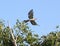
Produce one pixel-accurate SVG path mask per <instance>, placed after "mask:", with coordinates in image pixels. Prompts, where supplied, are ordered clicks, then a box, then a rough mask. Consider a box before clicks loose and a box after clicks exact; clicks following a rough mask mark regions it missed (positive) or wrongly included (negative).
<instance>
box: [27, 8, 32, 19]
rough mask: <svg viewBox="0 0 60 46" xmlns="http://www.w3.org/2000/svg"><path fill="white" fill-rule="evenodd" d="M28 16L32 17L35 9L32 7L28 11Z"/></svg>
mask: <svg viewBox="0 0 60 46" xmlns="http://www.w3.org/2000/svg"><path fill="white" fill-rule="evenodd" d="M28 18H29V19H32V18H33V9H31V10H30V11H29V13H28Z"/></svg>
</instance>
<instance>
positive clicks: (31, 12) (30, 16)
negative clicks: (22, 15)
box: [24, 9, 37, 25]
mask: <svg viewBox="0 0 60 46" xmlns="http://www.w3.org/2000/svg"><path fill="white" fill-rule="evenodd" d="M28 18H29V19H28V20H24V22H25V23H26V22H29V21H30V22H31V24H32V25H37V23H36V22H35V20H36V18H33V9H31V10H30V11H29V13H28Z"/></svg>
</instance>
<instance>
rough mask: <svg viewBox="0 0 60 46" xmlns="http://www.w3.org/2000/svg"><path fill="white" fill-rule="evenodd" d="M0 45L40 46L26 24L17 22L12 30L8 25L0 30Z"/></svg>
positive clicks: (37, 38) (36, 37) (36, 36)
mask: <svg viewBox="0 0 60 46" xmlns="http://www.w3.org/2000/svg"><path fill="white" fill-rule="evenodd" d="M2 23H3V21H2ZM0 45H1V46H28V45H30V46H40V43H39V37H38V35H37V34H33V33H32V31H31V30H30V29H29V27H28V24H27V23H24V22H20V21H19V20H17V22H16V25H15V26H14V28H11V27H10V26H9V25H8V26H4V27H1V28H0Z"/></svg>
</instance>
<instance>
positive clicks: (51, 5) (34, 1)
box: [0, 0, 60, 35]
mask: <svg viewBox="0 0 60 46" xmlns="http://www.w3.org/2000/svg"><path fill="white" fill-rule="evenodd" d="M31 9H33V11H34V17H35V18H37V20H36V22H37V23H38V24H39V25H40V26H33V25H31V24H30V23H29V24H28V25H29V27H30V29H32V31H33V32H34V33H37V34H39V35H46V34H48V33H49V32H52V31H56V26H57V25H60V0H0V19H3V20H5V23H6V24H7V21H9V23H10V26H11V27H13V26H14V24H15V22H16V20H17V19H19V20H20V21H23V20H25V19H28V12H29V11H30V10H31Z"/></svg>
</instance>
